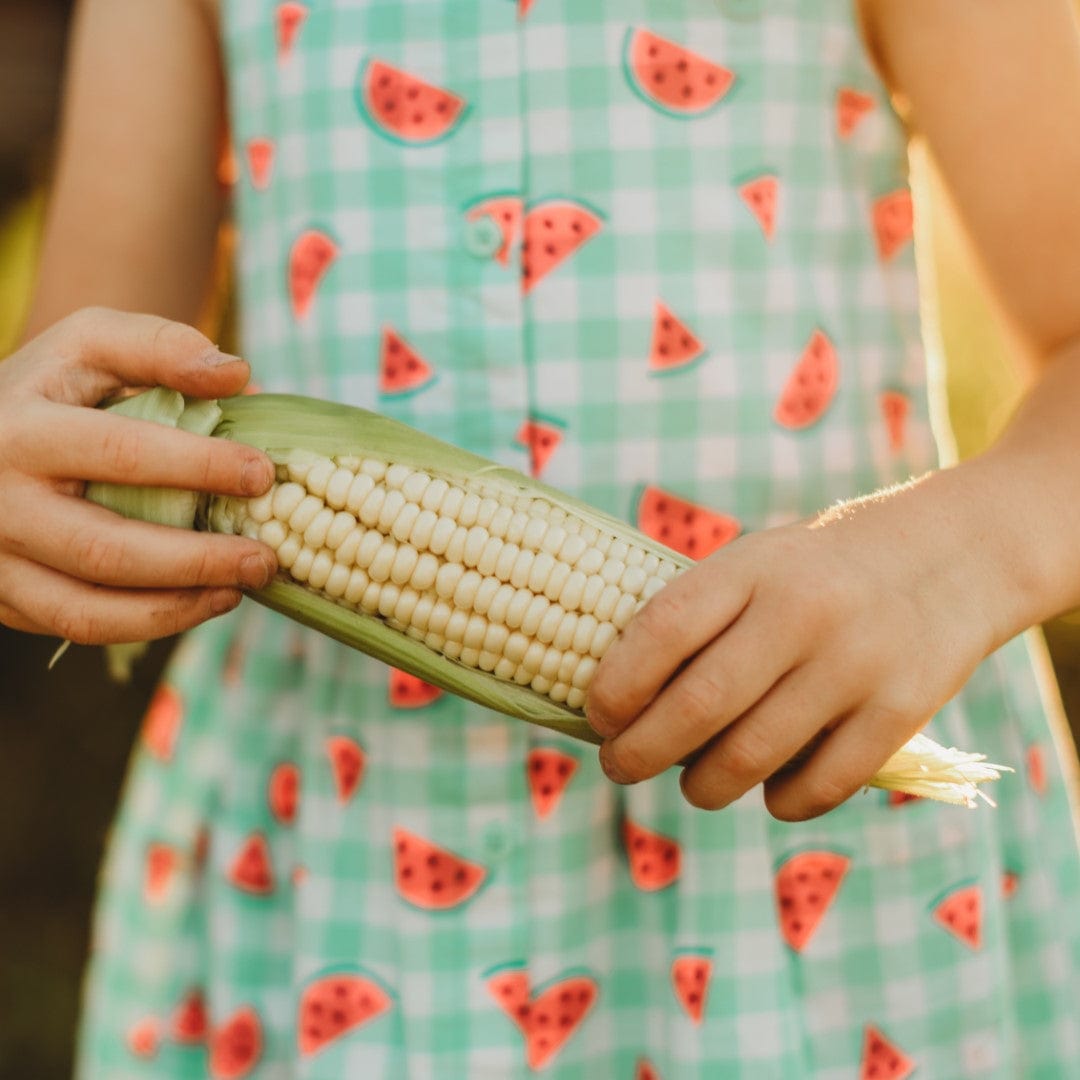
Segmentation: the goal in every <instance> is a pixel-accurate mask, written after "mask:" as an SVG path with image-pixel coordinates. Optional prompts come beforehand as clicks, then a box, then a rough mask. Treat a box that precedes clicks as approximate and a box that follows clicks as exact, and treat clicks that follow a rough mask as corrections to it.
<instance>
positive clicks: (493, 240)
mask: <svg viewBox="0 0 1080 1080" xmlns="http://www.w3.org/2000/svg"><path fill="white" fill-rule="evenodd" d="M502 242H503V237H502V232H501V231H500V229H499V226H498V224H497V223H496V221H495V219H494V218H493V217H492V216H491V215H490V214H484V215H483V216H482V217H478V218H476V219H475V220H474V221H470V222H467V223H466V225H465V250H466V251H467V252H468V253H469V254H470V255H472V256H473V257H474V258H477V259H490V258H491V257H492V256H493V255H494V254H495V252H497V251H498V250H499V248H501V247H502Z"/></svg>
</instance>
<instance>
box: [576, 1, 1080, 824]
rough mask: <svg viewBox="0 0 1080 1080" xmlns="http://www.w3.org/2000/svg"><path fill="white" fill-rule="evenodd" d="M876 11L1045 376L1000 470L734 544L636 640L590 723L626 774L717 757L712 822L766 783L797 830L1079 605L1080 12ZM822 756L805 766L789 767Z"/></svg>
mask: <svg viewBox="0 0 1080 1080" xmlns="http://www.w3.org/2000/svg"><path fill="white" fill-rule="evenodd" d="M864 7H865V9H866V11H865V13H866V16H867V22H868V27H869V33H870V37H871V40H872V41H873V42H874V43H875V44H876V46H877V50H878V54H879V57H880V61H881V64H882V67H883V69H884V70H885V71H886V72H887V75H888V77H889V78H890V80H891V81H892V83H893V85H894V87H895V88H896V90H897V92H898V93H899V94H900V95H902V97H903V98H904V99H906V102H907V105H908V109H909V113H910V119H911V122H912V125H913V128H914V130H915V132H916V133H917V134H918V135H919V136H921V137H923V138H925V139H926V140H927V143H928V145H929V148H930V150H931V152H932V153H933V155H934V157H935V158H936V160H937V163H938V166H939V168H940V170H941V172H942V174H943V176H944V178H945V181H946V184H947V186H948V187H949V189H950V191H951V192H952V195H953V197H954V199H955V200H956V202H957V204H958V206H959V208H960V210H961V213H962V216H963V219H964V221H965V222H966V224H967V228H968V231H969V232H970V234H971V236H972V239H973V241H974V243H975V246H976V248H977V249H978V251H979V252H980V254H981V258H982V261H983V264H984V266H985V269H986V272H987V275H988V277H989V278H990V280H991V282H992V284H993V286H994V288H995V290H996V292H997V294H998V296H999V298H1000V301H1001V304H1002V308H1003V310H1004V312H1005V313H1006V315H1007V317H1008V318H1010V320H1011V321H1012V322H1013V323H1014V325H1015V326H1016V327H1017V328H1018V330H1019V332H1020V336H1021V339H1022V340H1023V341H1024V342H1026V345H1027V348H1028V349H1030V351H1031V353H1032V355H1033V357H1034V358H1035V359H1036V360H1037V367H1038V368H1039V370H1040V371H1041V372H1042V374H1041V378H1040V379H1039V381H1038V383H1037V384H1036V385H1035V387H1034V388H1033V389H1032V391H1031V392H1030V394H1029V396H1028V398H1027V400H1026V402H1025V404H1024V405H1023V407H1022V408H1021V409H1020V411H1019V413H1018V415H1017V417H1016V418H1015V420H1014V422H1013V423H1012V425H1011V427H1010V428H1009V430H1008V431H1007V432H1006V434H1005V436H1004V437H1003V438H1002V439H1001V441H1000V442H999V443H998V444H997V446H996V447H995V448H994V449H992V450H991V451H990V452H989V453H987V454H985V455H983V456H982V457H981V458H978V459H976V460H974V461H972V462H970V463H967V464H964V465H961V466H959V467H957V468H954V469H950V470H946V471H944V472H939V473H936V474H931V475H930V476H929V477H926V478H924V479H923V480H921V481H919V482H917V483H914V484H911V485H908V486H906V487H904V488H902V489H900V490H897V491H891V492H886V493H883V494H881V495H880V496H878V497H875V498H872V499H868V500H862V501H860V502H858V503H854V504H851V505H849V506H847V507H844V508H841V509H839V510H834V511H831V512H828V513H826V514H823V515H822V516H821V518H819V519H818V520H817V521H815V522H813V523H809V524H808V523H804V524H801V525H797V526H792V527H789V528H783V529H773V530H767V531H765V532H763V533H758V534H751V535H749V536H747V537H745V538H743V539H741V540H738V541H736V542H735V543H734V544H732V545H730V546H728V547H727V548H724V549H722V550H721V551H719V552H717V553H716V554H715V555H714V556H712V557H711V558H709V559H707V560H705V561H704V562H702V563H701V564H700V565H699V566H698V567H696V568H694V569H693V570H691V571H690V572H688V573H686V574H684V575H682V576H681V577H680V578H678V579H677V580H676V581H675V582H673V583H672V585H670V586H669V587H668V588H667V589H664V590H663V591H662V592H661V593H659V594H658V595H657V596H656V597H654V599H653V600H652V601H651V602H650V604H649V605H648V607H646V608H645V609H644V610H643V611H642V613H641V614H640V616H639V617H638V618H636V619H635V620H634V621H633V622H632V623H631V624H630V625H629V626H628V627H627V629H626V631H625V634H624V636H623V638H622V639H621V640H620V641H619V642H618V643H617V644H616V645H615V646H614V647H613V648H612V649H611V650H610V652H609V653H608V655H607V657H605V659H604V662H603V663H602V664H601V665H600V668H599V670H598V671H597V674H596V677H595V679H594V681H593V683H592V687H591V690H590V705H589V709H590V717H591V719H592V721H593V724H594V726H595V727H596V728H597V730H598V731H600V732H601V733H602V734H604V735H607V736H611V738H609V740H608V742H607V743H606V744H605V746H604V747H603V749H602V751H601V760H602V761H603V762H604V764H605V767H606V768H607V769H608V771H609V773H610V774H611V775H612V776H613V778H615V779H619V780H623V781H635V780H640V779H644V778H646V777H649V776H653V775H655V774H657V773H659V772H660V771H661V770H663V769H665V768H667V767H668V766H670V765H671V764H673V763H674V762H676V761H678V760H679V759H681V758H684V757H686V756H688V755H691V754H693V753H694V752H696V751H699V752H700V756H699V757H698V758H697V760H696V761H695V762H694V764H693V765H692V766H691V767H690V768H688V769H687V770H686V771H685V772H684V774H683V778H682V782H683V790H684V793H685V795H686V797H687V798H688V799H689V801H690V802H692V803H694V804H695V805H698V806H702V807H706V808H719V807H722V806H725V805H727V804H728V803H729V802H731V801H732V800H733V799H735V798H737V797H738V796H739V795H741V794H742V793H743V792H745V791H746V790H748V789H749V788H750V787H752V786H754V785H756V784H758V783H761V782H765V781H767V782H766V784H765V797H766V801H767V803H768V806H769V808H770V810H771V811H772V812H773V813H774V814H776V815H777V816H778V817H781V818H785V819H792V820H794V819H801V818H807V817H812V816H814V815H816V814H820V813H822V812H824V811H826V810H828V809H831V808H832V807H834V806H836V805H837V804H838V803H839V802H841V801H842V800H843V799H845V798H847V797H849V796H850V795H852V794H853V793H854V792H856V791H857V790H858V789H859V788H860V787H861V786H862V785H863V784H864V783H865V781H866V780H867V779H868V778H869V776H870V775H871V774H872V773H873V772H874V771H875V770H876V769H877V768H878V767H880V765H881V764H882V763H883V762H884V761H885V760H886V759H887V757H888V756H889V755H890V754H891V753H893V752H894V751H895V750H896V749H898V748H899V747H900V746H901V745H902V743H903V742H904V741H906V740H907V739H908V738H909V737H910V736H911V735H912V734H914V733H915V732H916V731H917V730H918V729H919V728H920V727H922V725H923V724H925V722H926V721H927V720H928V719H929V718H930V716H931V715H932V714H933V713H934V712H935V711H936V710H937V709H938V708H940V707H941V706H942V705H943V704H944V703H945V702H946V701H947V700H948V699H949V698H950V697H952V695H953V694H955V693H956V692H957V691H958V690H959V689H960V687H961V686H962V685H963V684H964V682H965V681H966V679H967V678H968V676H969V675H970V674H971V672H972V670H973V669H974V667H975V666H976V665H977V663H978V662H979V661H980V660H981V659H982V658H983V657H984V656H985V655H986V654H987V653H988V652H990V651H991V650H993V649H994V648H996V647H998V646H999V645H1001V644H1003V643H1004V642H1005V641H1007V640H1008V639H1009V638H1011V637H1012V636H1014V635H1015V634H1016V633H1018V632H1019V631H1021V630H1023V629H1024V628H1025V627H1027V626H1030V625H1032V624H1034V623H1036V622H1039V621H1042V620H1044V619H1046V618H1049V617H1050V616H1052V615H1054V614H1057V613H1059V612H1061V611H1062V610H1065V609H1068V608H1070V607H1073V606H1076V605H1077V604H1080V194H1078V193H1080V36H1078V34H1077V26H1076V21H1075V18H1074V16H1073V12H1072V8H1071V4H1070V2H1069V0H1043V2H1041V3H1038V4H1021V3H1016V2H1015V0H949V2H948V3H940V2H939V0H866V3H865V4H864ZM684 665H685V666H684ZM817 740H820V742H816V741H817ZM811 743H815V749H814V750H813V752H812V753H811V754H810V756H809V758H808V759H807V760H806V761H805V762H803V763H801V764H800V765H799V766H798V767H797V768H795V769H793V770H791V771H785V772H784V773H783V774H782V775H780V776H774V774H775V773H776V772H777V770H778V769H780V768H781V767H782V766H783V765H784V764H785V763H786V762H787V761H789V759H791V758H792V756H793V755H795V754H797V753H798V752H799V751H800V750H801V749H802V748H803V747H805V746H807V745H808V744H811ZM770 777H772V779H770Z"/></svg>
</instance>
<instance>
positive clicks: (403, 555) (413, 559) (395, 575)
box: [390, 544, 420, 585]
mask: <svg viewBox="0 0 1080 1080" xmlns="http://www.w3.org/2000/svg"><path fill="white" fill-rule="evenodd" d="M419 561H420V556H419V554H418V553H417V550H416V548H414V547H412V546H411V545H410V544H402V545H401V546H400V547H399V548H398V549H397V552H396V554H395V555H394V561H393V563H391V565H390V580H391V581H392V582H393V583H394V584H395V585H404V584H405V583H406V582H407V581H408V580H409V579H410V578H411V577H412V575H413V571H414V570H415V569H416V564H417V563H418V562H419Z"/></svg>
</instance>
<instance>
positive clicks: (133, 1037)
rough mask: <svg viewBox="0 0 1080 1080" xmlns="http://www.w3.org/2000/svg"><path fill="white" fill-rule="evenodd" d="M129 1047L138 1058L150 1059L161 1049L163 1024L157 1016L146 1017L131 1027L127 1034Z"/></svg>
mask: <svg viewBox="0 0 1080 1080" xmlns="http://www.w3.org/2000/svg"><path fill="white" fill-rule="evenodd" d="M127 1047H128V1049H129V1050H130V1051H131V1052H132V1054H134V1055H135V1057H137V1058H144V1059H147V1060H148V1059H150V1058H152V1057H155V1056H156V1055H157V1052H158V1050H159V1049H160V1047H161V1023H160V1021H159V1020H158V1019H157V1017H155V1016H144V1017H143V1018H142V1019H141V1020H139V1021H138V1022H137V1023H134V1024H132V1025H131V1027H130V1028H129V1029H128V1033H127Z"/></svg>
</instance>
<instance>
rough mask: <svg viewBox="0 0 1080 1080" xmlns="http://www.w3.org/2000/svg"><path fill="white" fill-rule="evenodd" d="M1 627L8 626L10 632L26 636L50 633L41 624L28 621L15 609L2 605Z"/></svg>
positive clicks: (0, 607) (0, 613) (0, 614)
mask: <svg viewBox="0 0 1080 1080" xmlns="http://www.w3.org/2000/svg"><path fill="white" fill-rule="evenodd" d="M0 626H6V627H7V628H8V629H9V630H18V631H20V632H21V633H24V634H47V633H48V632H49V631H48V629H47V628H46V627H44V626H42V625H40V623H36V622H34V621H33V620H32V619H27V618H26V617H25V616H23V615H21V614H20V613H19V612H17V611H16V610H15V609H14V608H13V607H8V606H7V604H2V603H0Z"/></svg>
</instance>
